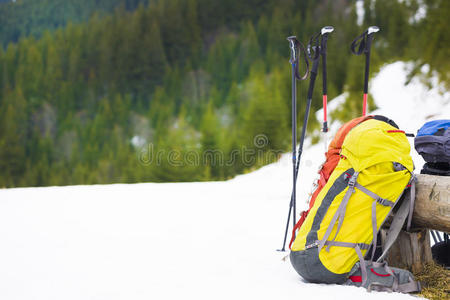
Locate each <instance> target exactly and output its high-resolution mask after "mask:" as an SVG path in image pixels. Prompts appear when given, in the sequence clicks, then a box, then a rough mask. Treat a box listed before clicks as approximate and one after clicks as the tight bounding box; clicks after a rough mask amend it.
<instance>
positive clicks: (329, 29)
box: [320, 26, 334, 35]
mask: <svg viewBox="0 0 450 300" xmlns="http://www.w3.org/2000/svg"><path fill="white" fill-rule="evenodd" d="M333 31H334V27H333V26H325V27H322V29H321V30H320V34H321V35H325V34H328V33H332V32H333Z"/></svg>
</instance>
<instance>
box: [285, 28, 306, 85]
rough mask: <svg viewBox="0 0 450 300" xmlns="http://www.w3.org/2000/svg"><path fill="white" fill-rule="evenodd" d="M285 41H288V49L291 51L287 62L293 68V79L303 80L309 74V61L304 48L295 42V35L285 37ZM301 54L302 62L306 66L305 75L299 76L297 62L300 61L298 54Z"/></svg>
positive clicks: (297, 41)
mask: <svg viewBox="0 0 450 300" xmlns="http://www.w3.org/2000/svg"><path fill="white" fill-rule="evenodd" d="M287 40H288V41H289V48H290V49H291V58H290V60H289V62H290V63H291V65H292V66H293V67H295V77H296V78H297V80H305V79H306V78H307V77H308V74H309V61H308V57H307V54H306V50H305V47H304V46H303V44H302V43H300V42H299V40H297V37H296V36H295V35H292V36H289V37H287ZM302 52H303V56H304V62H305V66H306V70H305V74H304V75H303V76H300V74H299V71H298V69H299V67H300V66H299V65H300V64H299V60H300V54H301V53H302Z"/></svg>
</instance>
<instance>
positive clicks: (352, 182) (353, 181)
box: [348, 175, 356, 188]
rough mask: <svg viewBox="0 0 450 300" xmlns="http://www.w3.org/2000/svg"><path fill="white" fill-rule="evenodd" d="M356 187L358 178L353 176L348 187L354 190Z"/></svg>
mask: <svg viewBox="0 0 450 300" xmlns="http://www.w3.org/2000/svg"><path fill="white" fill-rule="evenodd" d="M355 185H356V176H355V175H353V176H352V177H350V180H349V181H348V186H349V187H351V188H354V187H355Z"/></svg>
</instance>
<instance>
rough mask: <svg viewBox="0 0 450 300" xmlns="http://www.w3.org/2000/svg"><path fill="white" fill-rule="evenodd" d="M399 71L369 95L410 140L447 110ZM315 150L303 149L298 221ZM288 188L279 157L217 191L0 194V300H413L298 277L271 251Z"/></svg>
mask: <svg viewBox="0 0 450 300" xmlns="http://www.w3.org/2000/svg"><path fill="white" fill-rule="evenodd" d="M405 66H407V64H404V63H394V64H391V65H388V66H386V67H384V68H383V69H382V70H381V71H380V73H379V74H378V76H376V77H375V78H374V79H373V81H372V83H371V94H372V95H373V96H374V98H375V102H376V104H377V106H378V107H380V109H378V110H377V111H376V113H383V114H386V115H387V116H389V117H391V118H393V119H394V120H395V121H396V122H397V123H398V124H399V125H401V127H403V128H406V129H407V131H411V132H415V131H417V129H418V128H419V127H420V126H421V124H422V123H423V122H424V121H425V120H427V118H429V117H430V116H433V118H438V117H443V116H444V113H445V112H447V113H448V112H449V111H450V110H449V108H450V107H449V105H450V104H449V102H450V101H449V95H448V93H444V94H439V93H438V92H437V90H438V88H437V87H435V88H433V89H431V90H429V91H427V89H426V88H425V86H424V85H423V84H422V83H420V82H418V81H414V80H413V81H412V83H411V84H410V85H409V86H406V87H405V86H403V82H404V81H405V78H406V71H405V70H404V68H405ZM339 99H341V100H339ZM339 99H338V100H336V102H335V101H332V102H331V103H330V109H331V108H333V106H335V107H336V106H337V105H336V103H338V102H339V101H343V100H342V99H345V95H343V96H341V97H340V98H339ZM447 117H448V116H447ZM337 125H338V124H337V123H336V122H335V123H334V124H331V127H332V128H337V127H338V126H337ZM334 130H335V129H334ZM323 147H324V145H323V143H319V144H317V145H313V146H311V145H310V144H309V142H307V144H306V150H305V152H304V156H303V161H302V166H303V167H302V169H301V173H300V177H299V184H298V188H299V197H298V198H299V199H300V200H299V202H302V203H299V207H298V211H299V210H300V209H301V208H302V206H305V204H303V202H304V199H306V198H307V194H308V192H309V191H310V190H311V184H312V182H313V180H314V176H315V174H316V172H317V169H318V166H319V165H320V164H321V163H322V160H323V149H324V148H323ZM415 159H416V160H417V158H416V157H415ZM418 163H420V161H419V162H416V164H418ZM290 190H291V161H290V157H289V155H287V154H286V155H284V156H282V158H281V159H280V161H278V162H277V163H274V164H271V165H267V166H265V167H263V168H261V169H259V170H257V171H255V172H252V173H250V174H246V175H240V176H237V177H235V178H234V179H232V180H229V181H225V182H206V183H162V184H157V183H143V184H115V185H93V186H68V187H48V188H17V189H4V190H0V241H1V244H0V270H1V271H0V299H8V300H14V299H68V300H70V299H108V300H109V299H112V300H115V299H231V298H233V299H261V300H262V299H308V298H311V299H330V300H331V299H414V298H413V297H412V296H409V295H402V294H389V293H380V292H372V293H368V292H366V291H365V290H364V289H362V288H355V287H346V286H338V285H324V284H310V283H307V282H305V281H304V280H303V279H302V278H301V277H300V276H298V274H297V273H296V272H295V271H294V270H293V268H292V267H291V266H290V263H289V261H288V260H286V261H282V257H283V256H285V255H286V254H287V253H280V252H277V251H276V249H278V248H280V246H281V243H282V234H283V232H284V226H285V222H286V215H287V211H288V202H289V197H290Z"/></svg>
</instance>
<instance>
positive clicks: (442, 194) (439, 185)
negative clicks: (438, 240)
mask: <svg viewBox="0 0 450 300" xmlns="http://www.w3.org/2000/svg"><path fill="white" fill-rule="evenodd" d="M417 179H418V180H417V184H416V201H415V205H414V214H413V225H414V227H417V228H429V229H435V230H439V231H444V232H450V177H448V176H434V175H424V174H419V175H417Z"/></svg>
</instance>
